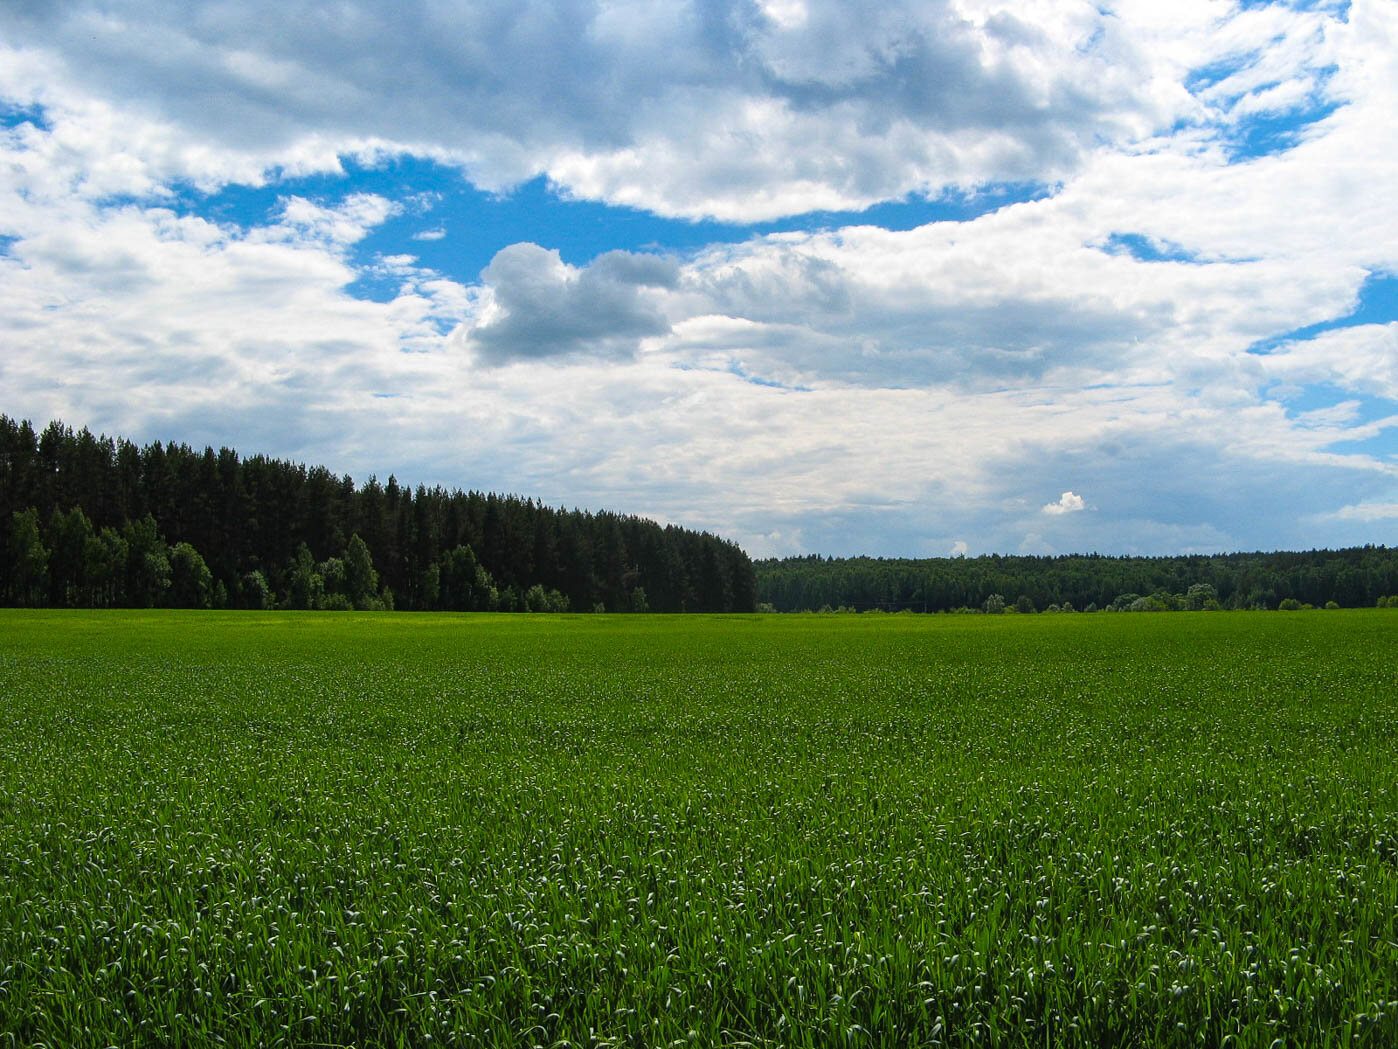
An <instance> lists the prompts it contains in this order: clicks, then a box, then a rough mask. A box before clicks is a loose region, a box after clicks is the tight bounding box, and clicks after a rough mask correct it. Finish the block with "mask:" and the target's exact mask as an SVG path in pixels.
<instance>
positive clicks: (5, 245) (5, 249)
mask: <svg viewBox="0 0 1398 1049" xmlns="http://www.w3.org/2000/svg"><path fill="white" fill-rule="evenodd" d="M17 243H19V238H18V237H12V236H9V235H8V234H5V233H0V255H8V254H9V253H10V248H11V247H13V246H14V245H15V244H17Z"/></svg>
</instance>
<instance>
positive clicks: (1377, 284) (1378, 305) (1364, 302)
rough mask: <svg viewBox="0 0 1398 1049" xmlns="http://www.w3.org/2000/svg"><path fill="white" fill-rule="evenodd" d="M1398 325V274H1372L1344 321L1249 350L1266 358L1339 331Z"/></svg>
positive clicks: (1260, 342)
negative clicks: (1286, 347)
mask: <svg viewBox="0 0 1398 1049" xmlns="http://www.w3.org/2000/svg"><path fill="white" fill-rule="evenodd" d="M1392 321H1398V274H1392V273H1370V274H1369V276H1368V277H1367V278H1365V280H1364V284H1363V285H1362V286H1361V287H1360V289H1359V303H1358V305H1356V306H1355V308H1354V309H1353V310H1352V311H1351V312H1350V313H1348V314H1346V315H1345V316H1343V317H1337V318H1335V319H1334V320H1328V321H1321V322H1320V323H1318V324H1308V325H1306V327H1304V328H1296V329H1294V330H1292V331H1288V332H1282V333H1281V334H1280V335H1272V336H1269V337H1268V338H1265V339H1259V340H1258V341H1257V342H1255V343H1253V344H1252V345H1251V346H1249V347H1248V353H1251V354H1255V355H1258V356H1263V355H1266V354H1268V353H1271V352H1272V351H1273V350H1275V349H1276V348H1277V347H1279V346H1282V345H1284V344H1286V343H1288V342H1302V341H1304V340H1306V339H1313V338H1315V337H1316V336H1317V335H1319V334H1321V333H1322V332H1327V331H1333V330H1335V329H1336V328H1355V327H1358V326H1359V325H1361V324H1388V323H1390V322H1392Z"/></svg>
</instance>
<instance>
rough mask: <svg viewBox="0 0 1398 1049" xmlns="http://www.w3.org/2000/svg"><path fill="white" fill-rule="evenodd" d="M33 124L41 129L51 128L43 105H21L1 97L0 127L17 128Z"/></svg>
mask: <svg viewBox="0 0 1398 1049" xmlns="http://www.w3.org/2000/svg"><path fill="white" fill-rule="evenodd" d="M21 124H33V125H34V126H35V127H36V128H38V129H39V130H40V131H48V130H49V129H50V126H49V122H48V117H47V115H46V114H45V113H44V107H43V106H20V105H16V104H15V103H13V102H8V101H6V100H5V99H3V98H0V128H15V127H19V126H20V125H21Z"/></svg>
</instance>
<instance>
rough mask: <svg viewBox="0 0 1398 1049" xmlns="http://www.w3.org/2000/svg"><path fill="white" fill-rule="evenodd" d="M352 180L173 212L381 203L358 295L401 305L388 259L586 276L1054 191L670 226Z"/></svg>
mask: <svg viewBox="0 0 1398 1049" xmlns="http://www.w3.org/2000/svg"><path fill="white" fill-rule="evenodd" d="M342 165H343V167H344V173H343V174H338V173H326V174H319V175H312V176H306V177H296V178H287V179H277V180H271V181H269V182H268V183H267V184H266V185H263V186H257V187H253V186H241V185H234V186H226V187H224V188H222V189H220V190H219V191H217V192H215V193H212V194H204V193H200V192H199V191H197V190H196V189H194V188H192V187H183V188H181V189H180V190H179V192H178V193H177V195H176V199H175V202H174V204H173V206H174V207H175V208H176V210H179V211H181V212H184V213H189V214H197V215H200V216H202V217H204V218H208V219H211V220H213V221H217V222H221V223H230V224H234V225H237V226H240V227H242V228H248V227H251V226H254V225H258V224H262V223H266V222H268V221H271V220H272V219H274V218H275V215H276V213H277V210H278V207H279V203H280V201H281V200H283V199H284V198H286V197H291V196H300V197H305V198H307V199H309V200H313V201H315V202H317V203H319V204H322V205H327V206H329V205H334V204H336V203H338V202H340V201H342V200H344V199H345V198H346V197H348V196H350V195H352V194H355V193H375V194H378V195H380V196H383V197H386V198H387V199H389V200H392V201H394V202H396V203H398V204H400V205H401V206H402V210H401V211H400V213H399V214H397V215H395V216H393V217H391V218H389V219H388V220H387V221H386V222H384V223H383V224H381V225H380V226H377V227H375V228H374V229H373V230H371V231H370V232H369V234H368V235H367V236H366V237H365V238H364V239H363V240H361V241H359V242H358V243H357V244H355V245H354V246H353V252H352V261H353V262H354V263H355V264H356V265H357V266H358V267H360V268H361V269H362V270H363V271H364V276H363V277H362V278H361V279H360V280H359V281H357V282H356V283H355V285H353V286H352V287H351V289H350V290H351V292H352V293H353V294H356V295H360V296H363V297H367V298H374V299H380V300H381V299H383V298H392V297H393V295H395V294H396V293H397V289H398V285H399V280H398V278H396V277H394V276H393V275H392V274H390V273H386V272H384V271H383V269H382V267H378V268H377V269H376V262H377V260H379V259H382V258H385V257H389V256H395V255H412V256H414V257H416V259H417V260H418V264H419V265H421V266H423V267H425V268H428V269H431V270H434V271H435V272H437V273H440V274H442V275H443V276H446V277H450V278H452V279H453V280H457V281H461V282H462V283H468V284H469V283H474V282H476V281H477V280H478V279H479V277H480V273H481V270H483V269H484V268H485V267H486V266H488V265H489V264H490V260H491V259H492V258H494V257H495V253H496V252H498V251H499V250H500V249H501V248H503V247H506V246H507V245H510V244H516V243H519V242H522V241H529V242H532V243H535V244H538V245H540V246H542V247H545V248H550V249H553V250H556V251H558V253H559V255H560V257H561V258H562V259H563V261H564V262H566V263H568V264H570V265H574V266H581V265H585V264H587V263H588V262H590V261H592V260H593V259H595V258H596V257H597V256H598V255H601V254H602V253H604V252H607V251H613V250H618V249H619V250H624V251H643V252H644V251H649V252H661V253H667V254H677V255H686V254H690V253H694V252H697V251H699V250H701V249H703V248H705V247H707V246H709V245H713V244H723V243H739V242H742V241H745V240H748V239H750V238H752V237H756V236H762V235H764V234H769V233H785V232H802V231H813V230H824V229H838V228H841V227H844V226H850V225H872V226H879V227H882V228H884V229H890V230H907V229H914V228H916V227H918V226H922V225H926V224H928V223H931V222H942V221H967V220H970V219H974V218H977V217H979V216H981V215H985V214H988V213H990V212H993V211H997V210H999V209H1000V208H1003V207H1006V206H1008V205H1010V204H1016V203H1022V202H1025V201H1031V200H1038V199H1042V198H1043V197H1045V196H1047V195H1049V193H1050V192H1051V191H1052V190H1051V188H1050V187H1048V186H1045V185H1043V184H1039V183H1007V184H1000V185H995V186H991V187H987V188H984V189H982V190H980V191H978V192H975V193H971V194H954V195H946V196H942V197H938V198H935V199H928V198H926V197H920V196H912V197H909V198H908V199H905V200H900V201H888V202H885V203H881V204H876V205H874V206H872V207H870V208H866V209H864V210H863V211H814V212H808V213H806V214H803V215H796V216H792V217H789V218H783V219H777V220H774V221H770V222H758V223H751V224H740V223H728V222H717V221H713V220H700V221H689V220H685V219H668V218H662V217H659V216H656V215H653V214H651V213H649V212H646V211H641V210H638V209H635V208H628V207H614V206H611V205H607V204H602V203H598V202H595V201H584V200H569V199H567V198H565V197H564V196H562V195H560V194H559V193H558V192H556V191H555V189H554V188H553V187H552V186H550V185H549V183H548V182H547V180H546V179H544V178H542V177H540V178H536V179H533V180H531V181H529V182H526V183H524V184H522V185H520V186H518V187H516V188H515V189H514V190H513V191H511V192H509V193H504V194H492V193H487V192H485V191H483V190H480V189H477V188H475V187H474V186H472V185H471V184H470V183H469V182H468V181H467V180H466V179H465V178H464V177H463V176H462V174H461V173H460V172H459V171H458V170H457V169H455V168H452V167H450V166H447V165H443V164H439V163H437V162H435V161H432V160H427V159H422V158H416V157H399V158H395V159H393V160H391V161H388V162H385V163H381V164H375V165H371V166H366V165H362V164H358V163H355V162H354V161H352V160H349V159H344V160H342Z"/></svg>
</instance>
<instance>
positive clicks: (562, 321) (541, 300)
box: [461, 244, 679, 364]
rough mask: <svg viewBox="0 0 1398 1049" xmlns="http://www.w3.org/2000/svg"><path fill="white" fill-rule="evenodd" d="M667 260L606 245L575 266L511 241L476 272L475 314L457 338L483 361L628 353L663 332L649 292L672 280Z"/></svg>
mask: <svg viewBox="0 0 1398 1049" xmlns="http://www.w3.org/2000/svg"><path fill="white" fill-rule="evenodd" d="M678 273H679V270H678V267H677V266H676V264H675V263H674V262H673V261H672V260H669V259H664V258H660V257H658V256H654V255H639V254H634V253H631V252H626V251H609V252H607V253H605V254H603V255H601V256H599V257H598V258H596V259H595V260H593V262H592V263H591V264H589V265H588V266H585V267H582V268H575V267H573V266H569V265H567V264H566V263H564V262H563V260H562V259H561V258H559V255H558V252H557V251H551V250H548V249H546V248H541V247H539V246H538V245H537V244H512V245H510V246H509V247H507V248H503V249H501V251H500V252H499V253H498V254H497V255H496V256H495V258H494V259H493V260H492V261H491V263H490V265H489V266H487V267H486V268H485V270H484V272H482V273H481V280H482V284H483V288H482V294H481V299H480V304H479V308H478V310H477V311H476V314H475V317H474V319H473V320H472V321H471V322H470V323H468V324H467V325H466V326H464V327H463V328H462V330H461V338H462V340H463V342H464V343H465V344H466V345H467V346H468V347H469V348H470V349H471V350H472V351H473V353H474V355H475V357H476V358H477V359H478V360H480V361H482V362H484V363H487V364H504V363H507V362H509V361H515V360H522V359H523V360H528V359H539V358H543V357H563V356H568V355H574V354H591V355H600V356H606V357H610V356H618V355H622V356H625V355H629V354H630V353H631V352H632V351H634V349H635V348H636V346H637V345H638V343H639V342H640V341H641V340H643V339H646V338H651V337H655V336H659V335H665V334H667V333H668V332H669V331H670V325H669V322H668V321H667V320H666V319H665V317H664V315H663V314H662V313H661V311H660V309H659V308H658V306H657V305H656V303H655V301H654V300H655V296H654V295H653V294H652V291H653V290H656V289H669V288H673V287H674V286H675V283H676V281H677V279H678Z"/></svg>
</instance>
